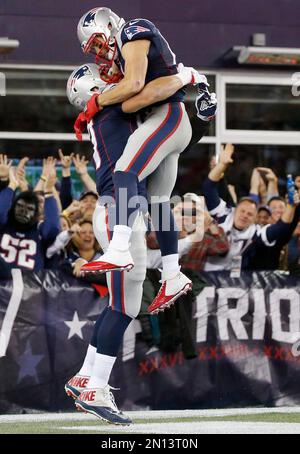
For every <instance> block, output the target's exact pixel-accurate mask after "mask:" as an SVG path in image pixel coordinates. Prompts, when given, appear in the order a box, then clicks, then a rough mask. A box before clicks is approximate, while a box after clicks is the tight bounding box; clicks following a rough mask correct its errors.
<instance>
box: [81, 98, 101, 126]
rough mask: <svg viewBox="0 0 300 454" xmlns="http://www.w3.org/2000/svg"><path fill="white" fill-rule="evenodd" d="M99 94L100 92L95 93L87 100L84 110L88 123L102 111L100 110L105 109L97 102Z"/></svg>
mask: <svg viewBox="0 0 300 454" xmlns="http://www.w3.org/2000/svg"><path fill="white" fill-rule="evenodd" d="M98 96H99V93H94V94H93V96H92V97H91V98H90V99H89V101H88V102H87V105H86V108H85V110H84V113H85V119H86V121H87V123H89V122H90V121H91V119H92V118H93V117H94V116H95V115H96V114H97V113H98V112H100V110H102V109H103V107H100V106H98V103H97V98H98Z"/></svg>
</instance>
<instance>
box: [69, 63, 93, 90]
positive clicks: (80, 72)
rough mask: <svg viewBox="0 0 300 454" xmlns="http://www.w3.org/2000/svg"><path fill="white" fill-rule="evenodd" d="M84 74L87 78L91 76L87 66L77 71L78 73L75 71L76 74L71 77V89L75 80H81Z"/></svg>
mask: <svg viewBox="0 0 300 454" xmlns="http://www.w3.org/2000/svg"><path fill="white" fill-rule="evenodd" d="M86 74H88V75H89V76H91V75H92V74H93V73H92V71H91V70H90V68H89V67H88V65H85V66H82V67H81V68H79V69H78V71H76V73H75V74H74V76H73V77H72V81H71V87H73V85H74V84H75V82H76V80H79V79H81V77H83V76H85V75H86Z"/></svg>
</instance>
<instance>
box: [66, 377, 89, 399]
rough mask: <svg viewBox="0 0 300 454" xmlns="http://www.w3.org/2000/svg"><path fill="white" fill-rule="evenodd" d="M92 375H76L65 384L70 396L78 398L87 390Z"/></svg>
mask: <svg viewBox="0 0 300 454" xmlns="http://www.w3.org/2000/svg"><path fill="white" fill-rule="evenodd" d="M89 379H90V377H88V376H84V375H78V374H77V375H74V377H72V378H70V380H69V381H68V382H67V383H66V384H65V391H66V394H67V395H68V396H69V397H73V399H77V398H78V397H79V396H80V394H81V393H82V391H84V390H85V388H86V386H87V384H88V382H89Z"/></svg>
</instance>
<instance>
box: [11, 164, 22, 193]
mask: <svg viewBox="0 0 300 454" xmlns="http://www.w3.org/2000/svg"><path fill="white" fill-rule="evenodd" d="M19 186H20V182H19V179H18V177H17V174H16V169H15V168H14V167H10V168H9V185H8V187H9V188H11V189H12V190H13V191H15V190H16V189H17V188H18V187H19Z"/></svg>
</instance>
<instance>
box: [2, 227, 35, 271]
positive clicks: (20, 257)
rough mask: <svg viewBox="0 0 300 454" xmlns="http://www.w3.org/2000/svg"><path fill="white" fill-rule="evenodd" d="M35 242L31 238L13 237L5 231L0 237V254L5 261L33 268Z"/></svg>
mask: <svg viewBox="0 0 300 454" xmlns="http://www.w3.org/2000/svg"><path fill="white" fill-rule="evenodd" d="M36 250H37V247H36V242H35V241H33V240H26V239H23V240H22V239H19V238H14V237H11V236H10V235H8V234H7V233H5V234H4V235H3V236H2V239H1V255H2V257H3V258H4V259H5V261H6V262H7V263H14V264H15V265H16V266H20V267H23V268H28V269H30V270H33V268H34V265H35V260H33V259H32V258H30V257H33V256H34V255H35V254H36Z"/></svg>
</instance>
